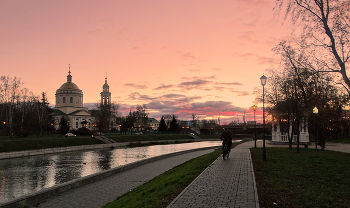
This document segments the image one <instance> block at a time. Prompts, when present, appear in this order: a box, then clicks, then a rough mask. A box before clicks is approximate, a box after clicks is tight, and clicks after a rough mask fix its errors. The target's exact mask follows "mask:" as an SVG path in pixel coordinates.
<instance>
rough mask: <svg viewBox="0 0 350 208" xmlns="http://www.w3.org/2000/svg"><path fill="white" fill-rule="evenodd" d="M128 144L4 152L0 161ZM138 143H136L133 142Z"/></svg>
mask: <svg viewBox="0 0 350 208" xmlns="http://www.w3.org/2000/svg"><path fill="white" fill-rule="evenodd" d="M176 141H181V140H156V141H140V143H141V144H148V143H152V142H159V143H162V142H169V144H173V143H175V142H176ZM184 141H186V142H202V141H206V140H193V139H189V140H184ZM130 143H133V142H122V143H111V144H93V145H82V146H70V147H57V148H46V149H36V150H24V151H16V152H5V153H0V160H2V159H10V158H17V157H30V156H35V155H45V154H54V153H60V152H71V151H83V150H94V149H108V148H111V147H113V148H116V147H126V146H129V145H130ZM134 143H138V142H134Z"/></svg>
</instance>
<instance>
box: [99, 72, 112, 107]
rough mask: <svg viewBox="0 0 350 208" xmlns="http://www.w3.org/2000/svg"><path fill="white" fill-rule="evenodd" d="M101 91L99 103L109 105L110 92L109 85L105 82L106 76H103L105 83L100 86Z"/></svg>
mask: <svg viewBox="0 0 350 208" xmlns="http://www.w3.org/2000/svg"><path fill="white" fill-rule="evenodd" d="M102 89H103V90H102V92H101V104H104V105H109V104H111V93H110V92H109V85H108V84H107V77H106V78H105V84H104V85H103V87H102Z"/></svg>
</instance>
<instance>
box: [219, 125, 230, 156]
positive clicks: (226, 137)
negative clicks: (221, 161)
mask: <svg viewBox="0 0 350 208" xmlns="http://www.w3.org/2000/svg"><path fill="white" fill-rule="evenodd" d="M220 139H221V140H223V141H222V146H224V143H226V142H227V143H228V149H229V151H230V152H231V146H232V133H231V132H230V131H229V130H228V129H225V130H224V132H222V133H221V137H220Z"/></svg>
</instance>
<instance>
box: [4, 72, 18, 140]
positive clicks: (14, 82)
mask: <svg viewBox="0 0 350 208" xmlns="http://www.w3.org/2000/svg"><path fill="white" fill-rule="evenodd" d="M21 85H22V82H21V80H20V79H18V78H17V77H14V78H11V77H9V76H1V78H0V102H1V103H4V104H5V105H4V108H5V115H6V123H7V128H8V130H9V133H10V135H12V134H13V112H14V108H15V104H16V102H18V100H19V92H20V87H21Z"/></svg>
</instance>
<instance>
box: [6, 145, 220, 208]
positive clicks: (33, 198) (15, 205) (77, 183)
mask: <svg viewBox="0 0 350 208" xmlns="http://www.w3.org/2000/svg"><path fill="white" fill-rule="evenodd" d="M218 147H221V146H213V147H204V148H199V149H192V150H185V151H181V152H175V153H170V154H166V155H160V156H156V157H152V158H148V159H145V160H141V161H137V162H133V163H130V164H127V165H123V166H120V167H116V168H113V169H110V170H106V171H102V172H99V173H95V174H92V175H88V176H85V177H82V178H79V179H74V180H72V181H69V182H66V183H63V184H59V185H56V186H53V187H50V188H46V189H43V190H40V191H38V192H34V193H31V194H27V195H24V196H21V197H18V198H17V199H14V200H11V201H8V202H5V203H4V204H1V205H0V206H1V207H3V208H19V207H26V206H30V205H32V204H34V203H36V202H38V201H40V200H44V199H46V198H49V197H52V196H55V195H57V194H59V193H62V192H65V191H68V190H70V189H73V188H77V187H81V186H83V185H86V184H90V183H93V182H95V181H97V180H101V179H103V178H107V177H109V176H112V175H114V174H117V173H120V172H123V171H126V170H129V169H132V168H134V167H137V166H140V165H144V164H147V163H151V162H154V161H157V160H161V159H165V158H168V157H173V156H177V155H181V154H185V153H190V152H195V151H201V150H207V149H215V148H218Z"/></svg>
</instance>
